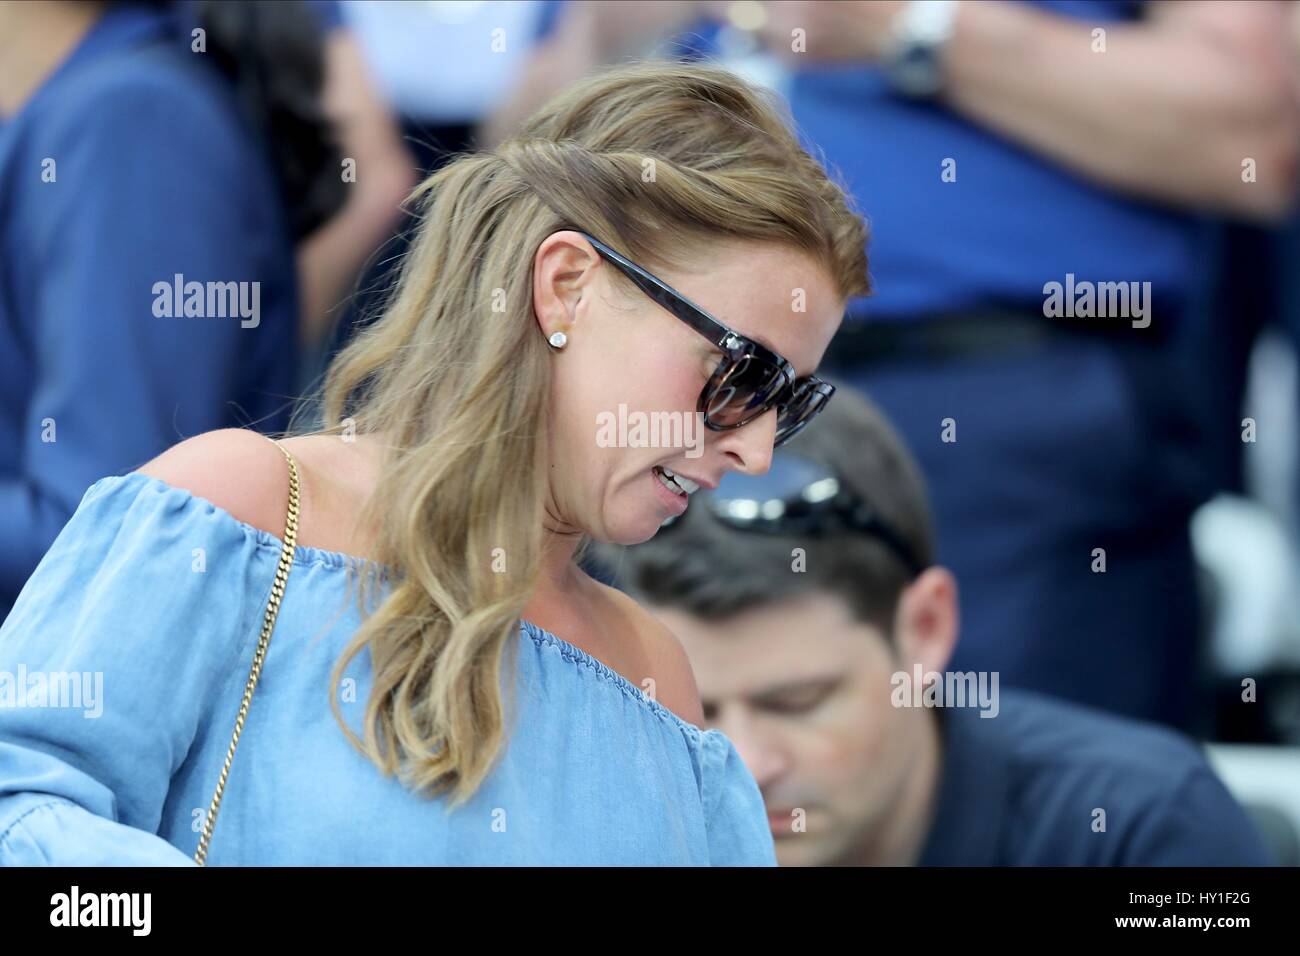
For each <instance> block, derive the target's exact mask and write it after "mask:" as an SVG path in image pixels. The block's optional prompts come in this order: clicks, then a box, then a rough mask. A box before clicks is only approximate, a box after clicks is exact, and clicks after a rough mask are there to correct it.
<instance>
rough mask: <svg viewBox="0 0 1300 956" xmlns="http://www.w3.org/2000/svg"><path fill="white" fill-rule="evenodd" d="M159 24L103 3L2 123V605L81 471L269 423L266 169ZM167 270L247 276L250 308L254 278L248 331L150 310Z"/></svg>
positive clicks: (246, 134) (279, 325)
mask: <svg viewBox="0 0 1300 956" xmlns="http://www.w3.org/2000/svg"><path fill="white" fill-rule="evenodd" d="M174 31H175V27H174V25H173V23H172V21H171V20H170V19H169V18H167V17H166V16H163V15H161V14H159V13H158V12H156V11H151V10H147V9H143V8H140V7H134V6H129V5H127V6H122V7H114V8H112V9H109V10H108V11H106V12H105V13H104V14H103V16H102V17H101V18H100V19H99V21H98V22H97V23H96V25H95V26H94V27H93V28H92V29H91V30H90V31H89V33H88V34H87V35H86V36H85V37H84V38H83V40H82V42H81V43H80V45H79V46H78V47H77V48H76V50H75V51H74V52H73V53H72V55H71V56H70V57H69V58H68V59H67V60H65V62H64V63H63V64H62V65H61V66H60V67H59V68H58V69H57V70H56V72H55V73H54V74H53V75H51V76H50V77H49V79H48V80H47V81H46V82H45V83H44V84H43V85H42V86H41V87H40V89H39V90H37V91H36V93H35V94H34V95H33V96H32V97H31V98H30V99H29V100H28V102H27V103H26V104H25V105H24V107H23V108H22V109H21V111H20V112H18V113H17V114H16V115H14V116H13V117H11V118H10V120H9V121H8V122H7V123H5V124H3V125H0V614H3V613H4V612H5V611H6V610H7V609H8V608H9V606H10V604H11V603H12V601H13V598H14V595H16V594H17V593H18V589H19V588H20V587H21V586H22V583H23V581H24V580H26V578H27V576H28V575H29V574H31V572H32V569H33V568H34V567H35V566H36V563H37V561H38V560H40V557H41V555H42V553H44V551H45V549H46V548H47V547H49V545H50V542H51V541H53V540H54V536H55V535H56V534H57V533H58V531H59V529H60V528H61V527H62V526H63V524H64V523H65V522H66V521H67V520H68V517H69V516H70V515H71V514H72V511H73V509H74V508H75V507H76V505H77V502H78V501H79V500H80V499H81V496H82V495H83V494H84V493H85V491H86V488H87V487H88V486H89V485H90V484H91V482H93V481H95V480H96V479H97V478H100V477H102V476H104V475H107V474H114V473H120V472H123V471H127V470H129V469H131V468H135V467H138V466H139V465H140V464H142V463H143V462H145V461H147V460H149V459H150V458H152V457H153V456H155V455H157V454H159V453H160V452H162V451H163V450H164V449H166V448H168V447H170V446H171V445H173V444H175V443H176V442H177V441H178V440H180V439H182V438H186V437H189V436H190V435H193V434H198V433H200V432H204V431H209V430H211V429H214V428H220V427H227V426H238V425H244V424H248V423H250V422H251V423H254V424H255V426H256V427H258V428H263V429H267V430H278V429H281V428H283V427H284V426H285V424H286V423H287V414H288V407H287V396H288V395H289V394H290V392H291V391H292V388H293V384H294V375H295V362H296V355H295V348H296V341H297V333H296V328H297V299H296V296H297V293H296V288H295V281H296V280H295V275H294V249H293V243H292V240H291V238H290V236H289V233H288V231H287V226H286V224H285V221H284V212H283V209H282V207H281V200H280V197H279V194H278V189H277V185H276V181H275V178H274V173H273V170H272V168H271V166H270V164H269V161H268V159H267V157H266V156H265V155H264V153H263V150H262V147H261V146H260V144H259V143H258V141H257V140H256V139H254V138H253V135H252V133H251V132H250V130H249V129H247V128H246V127H245V126H244V125H243V123H242V122H241V120H240V118H239V116H238V114H237V110H236V106H235V103H234V100H233V97H232V94H231V93H230V91H229V89H228V88H227V85H226V83H225V82H224V81H223V80H221V79H220V78H219V76H218V75H217V73H216V71H215V70H212V69H209V65H208V64H206V63H203V62H202V54H197V53H191V52H190V50H189V46H188V37H186V38H183V39H178V38H177V37H176V35H175V32H174ZM47 160H50V161H52V162H53V165H50V163H48V162H47ZM47 178H49V179H50V180H51V181H46V179H47ZM177 275H181V276H183V281H184V282H201V283H205V284H206V283H214V284H215V283H218V282H234V283H245V285H244V287H243V288H244V290H245V292H246V302H247V303H248V304H249V305H250V306H251V304H252V303H253V301H254V300H253V290H254V286H253V285H252V283H254V282H256V283H259V284H260V285H259V286H257V287H256V288H257V300H256V301H257V304H258V306H259V311H258V313H257V315H256V324H253V321H254V320H253V319H252V318H249V319H244V318H241V317H238V316H235V317H230V316H229V310H227V315H224V316H222V315H212V316H210V317H204V318H199V317H193V316H191V317H185V316H184V315H183V314H182V315H181V316H180V317H159V316H158V315H157V314H156V313H155V308H156V306H157V303H158V301H159V298H160V297H159V295H158V294H157V292H156V291H155V285H156V284H159V283H162V284H166V285H168V286H173V287H174V285H175V276H177ZM205 288H206V285H205ZM168 298H170V299H171V300H172V304H174V296H170V297H168ZM206 301H207V299H206V296H205V297H204V302H205V308H206ZM214 304H215V303H214ZM214 311H216V310H214ZM249 311H250V312H251V309H250V310H249Z"/></svg>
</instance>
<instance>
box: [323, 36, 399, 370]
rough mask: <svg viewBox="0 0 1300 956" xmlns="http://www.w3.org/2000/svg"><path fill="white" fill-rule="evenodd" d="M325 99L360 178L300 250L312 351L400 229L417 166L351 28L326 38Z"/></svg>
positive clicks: (346, 154) (340, 141) (342, 149)
mask: <svg viewBox="0 0 1300 956" xmlns="http://www.w3.org/2000/svg"><path fill="white" fill-rule="evenodd" d="M324 100H325V111H326V113H327V114H328V115H329V117H330V118H331V119H332V120H333V121H334V123H335V124H336V128H337V130H338V135H339V146H340V149H341V152H342V155H343V157H344V158H345V159H351V160H354V161H355V164H356V166H355V169H356V180H355V182H350V183H349V184H348V198H347V201H346V202H345V203H344V205H343V208H342V209H341V210H339V212H338V214H337V215H335V216H334V217H333V218H332V219H330V220H329V221H328V222H327V223H325V224H324V225H323V226H321V227H320V228H319V229H317V230H316V231H315V232H313V233H312V234H311V235H310V236H308V237H307V238H306V239H304V240H303V241H302V242H301V243H300V245H299V247H298V281H299V287H300V289H301V298H302V302H301V322H300V329H301V339H302V341H303V343H304V344H305V345H307V346H308V347H311V348H314V347H317V346H319V345H320V344H321V343H323V342H324V341H325V339H326V338H327V337H328V336H329V335H330V333H331V331H332V329H333V323H334V310H335V309H336V308H337V307H338V306H339V305H340V304H341V303H342V302H343V301H344V300H345V299H346V298H347V296H348V295H349V294H350V293H351V292H352V290H353V287H354V285H355V283H356V281H357V278H358V275H359V274H360V272H361V269H362V267H363V265H364V264H365V261H366V259H367V258H368V257H369V256H370V254H371V253H372V252H374V250H375V249H376V248H377V247H378V246H379V245H380V244H381V243H382V242H383V241H384V240H385V239H387V238H388V236H389V234H390V232H391V231H392V230H393V229H394V227H395V226H396V225H397V222H398V219H399V217H400V204H401V202H402V200H403V199H405V198H406V195H407V193H408V192H409V191H410V190H411V188H412V187H413V186H414V185H415V182H416V178H417V174H416V170H415V161H414V160H413V159H412V157H411V155H410V153H409V152H408V151H407V149H406V147H405V146H404V145H403V143H402V139H401V134H400V133H399V131H398V127H397V124H396V122H395V121H394V120H393V117H392V115H391V113H390V112H389V110H388V106H387V105H386V104H385V103H384V102H383V100H382V99H381V97H380V95H379V92H378V91H377V90H376V89H375V86H374V83H373V82H372V80H371V78H370V75H369V72H368V70H367V68H366V64H365V61H364V58H363V55H362V51H361V48H360V46H359V44H358V43H357V42H356V40H355V39H354V38H353V37H352V35H351V34H350V33H349V32H348V31H347V30H334V31H333V32H332V33H331V34H330V35H329V37H328V38H327V40H326V49H325V95H324ZM341 174H342V170H341V169H340V175H341Z"/></svg>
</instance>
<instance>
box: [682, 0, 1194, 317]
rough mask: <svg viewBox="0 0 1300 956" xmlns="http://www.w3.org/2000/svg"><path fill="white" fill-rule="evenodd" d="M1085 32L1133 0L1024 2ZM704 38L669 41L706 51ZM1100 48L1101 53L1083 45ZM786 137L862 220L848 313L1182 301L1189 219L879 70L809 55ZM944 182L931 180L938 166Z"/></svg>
mask: <svg viewBox="0 0 1300 956" xmlns="http://www.w3.org/2000/svg"><path fill="white" fill-rule="evenodd" d="M1024 2H1027V3H1030V4H1031V5H1032V6H1035V7H1038V8H1040V9H1042V10H1044V11H1047V12H1051V13H1054V14H1057V15H1059V16H1063V17H1068V18H1070V19H1073V20H1077V21H1079V29H1080V31H1081V33H1080V35H1081V38H1082V39H1081V41H1080V42H1083V43H1091V37H1090V35H1089V32H1088V29H1089V28H1092V27H1103V28H1104V27H1105V26H1107V25H1110V24H1113V23H1115V22H1120V21H1127V20H1133V19H1136V18H1137V17H1138V16H1139V15H1140V14H1141V10H1142V4H1141V3H1138V2H1133V0H1024ZM714 35H715V34H714V33H713V32H712V31H710V30H709V29H707V28H702V27H697V28H696V29H693V30H690V31H688V32H687V33H685V34H684V35H683V38H682V42H683V43H685V44H686V45H688V46H690V48H691V49H692V51H693V52H694V53H696V54H699V55H703V56H711V55H715V54H716V53H717V52H718V46H717V44H716V42H714V40H713V39H712V37H713V36H714ZM1096 55H1097V56H1098V57H1104V56H1105V55H1106V54H1105V53H1097V54H1096ZM783 92H784V93H785V95H786V97H787V99H788V100H789V104H790V110H791V113H792V115H793V118H794V121H795V124H796V127H797V132H798V133H799V136H800V139H801V141H802V142H803V143H804V145H805V146H806V147H807V148H808V149H809V151H810V152H811V153H812V154H813V155H814V156H817V157H818V158H819V159H822V160H823V162H824V164H825V165H826V166H827V167H828V168H829V169H830V170H831V172H832V174H833V175H835V176H837V178H838V179H840V180H841V181H842V182H843V183H844V185H845V186H846V187H847V188H848V191H849V192H850V194H851V195H852V196H853V197H854V199H855V201H856V202H857V205H858V207H859V208H860V210H861V211H862V213H863V214H864V215H865V216H866V218H867V219H868V220H869V222H870V225H871V234H872V239H871V242H870V246H869V249H868V251H869V254H870V269H871V274H872V277H873V280H874V285H875V290H876V291H875V294H874V295H873V296H871V297H869V298H864V299H858V300H855V301H854V302H852V303H850V310H849V311H850V313H851V315H853V316H855V317H857V316H870V317H871V318H873V319H886V320H888V319H898V320H903V319H909V318H914V317H924V316H925V315H926V314H928V313H935V312H947V311H957V310H961V309H966V308H975V307H980V306H999V305H1002V306H1012V307H1030V308H1034V309H1037V308H1041V306H1042V303H1043V299H1044V293H1043V286H1044V284H1045V283H1047V282H1053V281H1055V282H1060V283H1062V284H1065V283H1066V282H1067V279H1066V276H1067V273H1069V274H1073V275H1074V277H1075V279H1074V281H1075V282H1076V283H1079V282H1083V281H1085V280H1087V281H1092V282H1102V281H1124V282H1130V281H1141V282H1145V281H1150V282H1151V295H1152V299H1151V301H1152V303H1153V307H1154V309H1156V310H1158V312H1159V314H1160V315H1161V316H1175V317H1176V316H1178V315H1179V314H1180V313H1181V312H1182V311H1183V309H1184V308H1185V302H1186V300H1187V298H1188V297H1189V294H1190V292H1191V285H1192V283H1193V281H1194V276H1195V274H1196V263H1197V262H1198V261H1199V260H1198V259H1197V256H1198V254H1199V253H1200V252H1201V243H1202V242H1203V238H1202V230H1203V227H1202V226H1201V224H1200V221H1199V220H1198V219H1197V218H1196V217H1194V216H1190V215H1188V214H1186V213H1183V212H1180V211H1176V210H1173V209H1171V208H1169V207H1162V206H1159V205H1156V204H1154V203H1148V202H1144V201H1142V200H1140V199H1135V198H1133V197H1131V196H1126V195H1123V194H1121V193H1119V192H1118V191H1116V190H1113V189H1110V188H1108V187H1106V186H1104V185H1100V184H1097V183H1095V182H1093V181H1090V180H1088V179H1086V178H1084V177H1083V176H1082V175H1080V174H1077V173H1074V172H1072V171H1070V170H1068V169H1066V168H1065V167H1064V166H1062V165H1060V164H1059V163H1057V162H1056V161H1054V160H1052V159H1050V158H1048V157H1046V156H1043V155H1041V154H1039V153H1038V152H1036V151H1033V150H1031V149H1029V148H1027V147H1025V146H1021V145H1019V144H1018V143H1016V142H1013V141H1012V140H1010V139H1008V138H1006V137H1004V136H1002V135H1001V134H999V133H996V132H993V131H992V130H989V129H986V128H984V127H982V126H980V125H979V124H978V123H976V122H974V121H972V120H968V119H965V118H964V117H963V116H961V115H959V114H958V113H957V112H955V111H954V110H952V109H951V108H949V107H947V106H945V105H943V104H942V102H939V103H927V102H918V101H914V100H911V99H909V98H908V97H906V96H903V95H901V94H898V93H896V92H894V91H893V89H892V88H891V86H890V84H889V82H888V80H887V79H886V77H885V74H884V72H883V71H882V70H881V69H880V67H879V66H877V65H875V64H870V63H861V64H852V63H850V64H839V63H837V64H818V63H816V62H813V63H810V64H808V65H806V66H803V67H801V68H800V69H799V70H797V71H795V72H793V73H792V74H791V75H790V76H789V78H788V81H787V82H786V83H785V84H783ZM948 160H951V161H952V164H950V166H949V167H948V168H950V169H952V170H953V171H954V172H955V179H954V180H953V181H951V182H945V181H944V178H943V177H942V176H941V173H942V172H943V171H944V169H945V162H946V161H948Z"/></svg>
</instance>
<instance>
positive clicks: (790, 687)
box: [751, 674, 843, 700]
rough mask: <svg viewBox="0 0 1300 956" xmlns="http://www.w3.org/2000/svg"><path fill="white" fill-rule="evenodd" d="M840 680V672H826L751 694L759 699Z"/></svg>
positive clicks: (836, 682) (830, 683)
mask: <svg viewBox="0 0 1300 956" xmlns="http://www.w3.org/2000/svg"><path fill="white" fill-rule="evenodd" d="M841 680H843V676H842V675H840V674H827V675H824V676H820V677H804V678H801V679H799V680H793V681H789V682H788V683H785V684H776V685H775V686H773V687H768V688H767V689H766V690H763V691H761V692H759V693H757V694H753V695H751V696H753V697H754V698H756V699H760V700H761V699H762V698H765V697H779V696H781V695H782V694H789V693H791V692H793V691H801V690H809V689H811V688H815V687H821V686H823V685H827V684H829V685H835V684H838V683H839V682H840V681H841Z"/></svg>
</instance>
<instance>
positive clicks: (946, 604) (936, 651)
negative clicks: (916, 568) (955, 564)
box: [894, 566, 961, 672]
mask: <svg viewBox="0 0 1300 956" xmlns="http://www.w3.org/2000/svg"><path fill="white" fill-rule="evenodd" d="M960 616H961V612H960V611H959V609H958V605H957V579H956V578H954V577H953V576H952V572H951V571H949V570H948V569H947V568H942V567H938V566H934V567H929V568H926V569H925V570H924V571H922V572H921V574H920V575H919V576H918V577H917V578H916V580H915V581H913V582H912V583H911V584H909V585H908V586H907V587H906V588H904V589H903V593H902V594H901V595H900V596H899V599H898V608H897V610H896V611H895V612H894V643H895V646H896V647H897V649H898V654H899V657H900V658H902V660H903V662H904V663H905V664H906V665H907V666H908V667H911V666H912V665H913V664H918V663H919V664H920V665H921V666H922V668H924V669H925V670H926V671H927V672H928V671H942V670H943V669H944V668H945V667H947V666H948V661H949V659H950V658H951V657H952V652H953V648H955V647H956V646H957V632H958V629H959V626H960Z"/></svg>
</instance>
